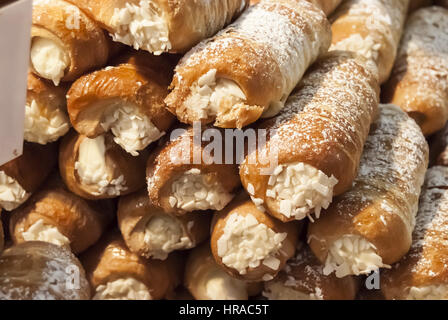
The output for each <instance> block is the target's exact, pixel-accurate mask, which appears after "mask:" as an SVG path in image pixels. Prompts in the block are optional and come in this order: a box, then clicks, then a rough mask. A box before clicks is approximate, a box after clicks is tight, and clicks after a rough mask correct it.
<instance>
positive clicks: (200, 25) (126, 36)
mask: <svg viewBox="0 0 448 320" xmlns="http://www.w3.org/2000/svg"><path fill="white" fill-rule="evenodd" d="M70 2H72V3H74V4H75V5H77V6H78V7H79V8H81V9H83V10H85V11H86V12H87V13H88V14H89V15H90V16H91V17H93V18H94V19H95V20H96V21H97V22H99V23H100V24H101V26H102V27H103V28H105V29H106V30H107V31H108V32H109V33H110V35H111V36H112V37H113V39H114V40H115V41H118V42H121V43H124V44H126V45H128V46H131V47H134V48H135V49H136V50H146V51H149V52H151V53H153V54H155V55H160V54H161V53H163V52H172V53H184V52H186V51H187V50H189V49H190V48H191V47H192V46H194V45H195V44H196V43H198V42H199V41H201V40H202V39H205V38H208V37H210V36H212V35H213V34H215V33H216V32H217V31H219V30H221V29H222V28H223V27H224V26H225V25H227V24H228V23H229V22H230V21H231V20H233V18H234V17H236V16H238V15H239V14H240V13H241V12H242V11H243V10H244V9H245V8H246V6H247V5H248V4H249V0H198V1H182V0H170V1H163V0H128V1H123V0H106V1H102V2H101V3H100V2H92V1H89V0H70Z"/></svg>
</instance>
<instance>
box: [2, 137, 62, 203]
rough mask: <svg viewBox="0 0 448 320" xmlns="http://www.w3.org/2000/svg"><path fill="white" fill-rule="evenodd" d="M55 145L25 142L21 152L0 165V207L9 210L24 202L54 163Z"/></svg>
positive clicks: (42, 180) (45, 176)
mask: <svg viewBox="0 0 448 320" xmlns="http://www.w3.org/2000/svg"><path fill="white" fill-rule="evenodd" d="M56 158H57V147H56V145H54V144H48V145H45V146H42V145H39V144H34V143H28V142H25V143H24V145H23V154H22V155H21V156H20V157H18V158H16V159H14V160H11V161H9V162H8V163H6V164H4V165H2V166H0V207H3V209H5V210H7V211H11V210H14V209H16V208H17V207H19V206H20V205H21V204H22V203H24V202H25V201H26V200H27V199H28V198H29V197H30V196H31V194H32V193H33V192H34V191H36V190H37V188H38V187H39V186H40V185H41V184H42V182H44V181H45V179H46V178H47V176H48V175H49V173H50V172H51V170H52V169H53V167H54V166H55V164H56Z"/></svg>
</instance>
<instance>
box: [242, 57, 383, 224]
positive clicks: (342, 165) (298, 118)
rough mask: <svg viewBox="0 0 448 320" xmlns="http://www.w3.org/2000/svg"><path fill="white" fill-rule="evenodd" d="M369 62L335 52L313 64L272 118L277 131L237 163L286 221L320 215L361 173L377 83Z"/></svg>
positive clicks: (263, 201)
mask: <svg viewBox="0 0 448 320" xmlns="http://www.w3.org/2000/svg"><path fill="white" fill-rule="evenodd" d="M374 69H375V68H374V67H372V66H371V63H369V61H368V60H366V59H365V58H363V57H361V56H359V55H357V54H355V53H352V52H343V51H332V52H330V53H328V54H327V55H326V56H325V57H323V58H322V59H320V60H319V61H318V62H317V63H315V64H314V66H313V67H311V69H310V71H309V73H308V74H307V75H306V76H305V77H304V79H303V80H302V81H301V82H300V83H299V85H298V87H297V88H296V90H295V92H294V93H293V94H292V95H291V96H290V97H289V99H288V101H287V103H286V107H285V109H284V110H282V112H281V113H280V114H279V115H278V116H277V117H275V118H273V119H270V120H267V121H265V122H263V123H261V124H260V125H259V127H258V128H259V129H266V130H269V132H273V134H271V135H270V138H269V140H268V141H267V143H266V144H265V145H263V146H261V148H257V149H256V150H254V151H252V152H250V153H249V154H248V155H247V156H246V158H245V159H244V161H243V163H242V165H241V167H240V176H241V181H242V183H243V186H244V188H245V189H246V190H247V192H248V193H249V194H250V195H251V197H252V200H253V201H254V202H255V203H256V204H257V205H258V206H263V207H264V208H265V209H267V211H268V213H270V214H271V215H273V216H274V217H275V218H278V219H280V220H281V221H284V222H285V221H291V220H301V219H304V218H305V217H307V216H308V217H310V218H311V219H312V217H311V213H313V212H314V214H315V217H316V218H319V215H320V211H321V209H322V208H324V209H325V208H327V207H328V206H329V204H330V203H331V200H332V198H333V196H334V195H339V194H341V193H343V192H345V191H347V190H348V189H349V188H350V187H351V185H352V182H353V180H354V179H355V177H356V172H357V169H358V165H359V160H360V157H361V154H362V150H363V146H364V142H365V140H366V138H367V135H368V132H369V127H370V123H371V122H372V120H373V118H374V116H375V115H376V112H377V107H378V99H379V98H378V95H379V86H378V82H377V78H376V75H375V72H374Z"/></svg>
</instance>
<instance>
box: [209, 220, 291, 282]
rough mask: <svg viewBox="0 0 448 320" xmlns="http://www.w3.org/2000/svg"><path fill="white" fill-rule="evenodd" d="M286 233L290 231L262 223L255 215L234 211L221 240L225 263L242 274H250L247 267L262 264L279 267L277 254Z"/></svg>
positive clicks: (219, 240) (221, 251)
mask: <svg viewBox="0 0 448 320" xmlns="http://www.w3.org/2000/svg"><path fill="white" fill-rule="evenodd" d="M286 236H287V234H286V233H276V232H274V231H273V230H272V229H270V228H268V227H267V226H266V225H265V224H262V223H259V222H258V221H257V219H256V218H255V217H254V216H253V215H251V214H248V215H246V216H244V217H243V216H241V215H239V214H238V213H232V214H231V215H230V216H229V217H228V219H227V223H226V225H225V227H224V230H223V234H222V236H221V237H220V238H219V239H218V242H217V247H218V256H220V257H221V260H222V263H223V264H224V265H226V266H227V267H229V268H233V269H235V270H237V271H238V272H239V273H240V274H246V273H247V268H249V267H250V268H256V267H258V266H259V265H260V264H263V265H265V266H267V267H268V268H270V269H272V270H278V268H279V267H280V260H279V259H277V258H275V254H276V253H277V252H278V251H279V250H280V249H281V247H282V242H283V240H285V238H286Z"/></svg>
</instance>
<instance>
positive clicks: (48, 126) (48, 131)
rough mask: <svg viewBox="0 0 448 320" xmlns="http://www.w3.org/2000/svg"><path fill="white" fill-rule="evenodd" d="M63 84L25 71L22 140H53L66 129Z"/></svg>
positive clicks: (63, 133) (67, 122)
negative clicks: (59, 84) (26, 81)
mask: <svg viewBox="0 0 448 320" xmlns="http://www.w3.org/2000/svg"><path fill="white" fill-rule="evenodd" d="M67 89H68V88H67V87H65V86H59V87H55V86H54V85H53V84H52V83H50V82H49V81H46V80H43V79H41V78H39V77H37V76H36V75H34V74H33V73H31V72H30V73H29V74H28V87H27V96H26V105H25V132H24V137H25V140H26V141H29V142H35V143H40V144H47V143H49V142H54V141H56V140H58V139H59V138H60V137H62V136H63V135H65V134H66V133H67V132H68V130H69V129H70V120H69V118H68V115H67V101H66V98H65V95H66V93H67Z"/></svg>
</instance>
